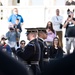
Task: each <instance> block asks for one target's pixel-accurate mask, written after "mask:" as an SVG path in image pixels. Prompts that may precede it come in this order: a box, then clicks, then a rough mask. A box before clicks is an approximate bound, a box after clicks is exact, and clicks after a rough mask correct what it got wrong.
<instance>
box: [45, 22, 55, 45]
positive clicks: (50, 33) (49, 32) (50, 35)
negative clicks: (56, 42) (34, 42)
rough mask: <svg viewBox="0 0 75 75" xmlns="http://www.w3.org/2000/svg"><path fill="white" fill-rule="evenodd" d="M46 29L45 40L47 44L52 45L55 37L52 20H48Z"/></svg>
mask: <svg viewBox="0 0 75 75" xmlns="http://www.w3.org/2000/svg"><path fill="white" fill-rule="evenodd" d="M46 31H47V38H46V39H45V41H46V42H47V44H48V45H52V42H53V39H54V38H55V37H56V32H55V30H54V29H53V24H52V22H50V21H49V22H48V23H47V26H46Z"/></svg>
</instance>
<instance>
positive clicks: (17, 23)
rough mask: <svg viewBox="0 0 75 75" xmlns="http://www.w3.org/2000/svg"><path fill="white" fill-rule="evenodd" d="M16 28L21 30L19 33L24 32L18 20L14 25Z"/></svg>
mask: <svg viewBox="0 0 75 75" xmlns="http://www.w3.org/2000/svg"><path fill="white" fill-rule="evenodd" d="M14 28H15V29H16V28H17V29H19V32H20V33H21V32H22V28H21V26H20V23H19V19H18V18H17V19H16V21H15V24H14Z"/></svg>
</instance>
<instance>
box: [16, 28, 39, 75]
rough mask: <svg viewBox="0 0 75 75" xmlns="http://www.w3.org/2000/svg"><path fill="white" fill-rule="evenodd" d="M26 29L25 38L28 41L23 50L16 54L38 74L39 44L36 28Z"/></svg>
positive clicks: (35, 74)
mask: <svg viewBox="0 0 75 75" xmlns="http://www.w3.org/2000/svg"><path fill="white" fill-rule="evenodd" d="M26 29H27V39H28V40H29V43H28V44H27V45H26V46H25V50H24V52H18V53H17V55H18V56H20V57H21V58H22V59H23V60H24V61H26V62H27V64H28V65H29V66H30V68H31V69H32V72H33V74H34V75H40V68H39V60H40V46H39V43H38V40H37V38H36V36H37V35H36V34H37V30H35V29H33V28H26Z"/></svg>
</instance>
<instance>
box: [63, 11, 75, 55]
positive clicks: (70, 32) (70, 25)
mask: <svg viewBox="0 0 75 75" xmlns="http://www.w3.org/2000/svg"><path fill="white" fill-rule="evenodd" d="M63 27H64V28H66V32H65V37H66V49H67V54H70V49H71V43H73V48H74V49H75V18H74V13H73V12H72V11H70V12H69V14H68V18H67V20H66V21H65V24H64V25H63Z"/></svg>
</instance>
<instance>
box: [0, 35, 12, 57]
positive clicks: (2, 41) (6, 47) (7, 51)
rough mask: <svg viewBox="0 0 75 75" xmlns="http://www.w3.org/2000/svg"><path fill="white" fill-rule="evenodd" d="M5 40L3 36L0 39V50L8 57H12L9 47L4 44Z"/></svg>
mask: <svg viewBox="0 0 75 75" xmlns="http://www.w3.org/2000/svg"><path fill="white" fill-rule="evenodd" d="M6 40H7V38H6V37H5V36H4V35H3V36H2V37H1V43H0V48H1V49H2V51H3V52H6V53H7V54H8V55H10V56H12V51H11V48H10V46H9V45H8V44H7V43H6Z"/></svg>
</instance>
